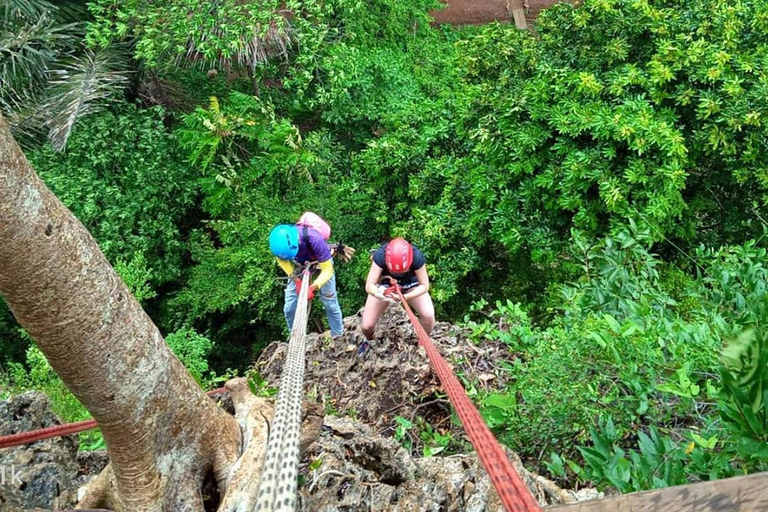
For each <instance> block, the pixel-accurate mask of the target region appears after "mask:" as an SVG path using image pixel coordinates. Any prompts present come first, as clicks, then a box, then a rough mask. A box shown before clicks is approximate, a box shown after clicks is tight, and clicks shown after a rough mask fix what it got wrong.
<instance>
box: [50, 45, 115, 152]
mask: <svg viewBox="0 0 768 512" xmlns="http://www.w3.org/2000/svg"><path fill="white" fill-rule="evenodd" d="M126 69H128V67H127V64H126V61H125V57H124V56H123V54H122V53H121V52H119V51H117V50H115V49H113V48H108V49H103V50H100V51H98V52H97V53H94V52H92V51H91V50H84V52H83V53H82V54H81V55H78V56H77V57H73V58H71V59H70V61H69V62H68V63H67V64H66V65H65V66H64V67H63V68H61V69H58V70H54V71H52V72H51V73H50V77H49V82H48V83H49V87H50V88H49V90H48V92H49V94H50V96H49V98H50V99H49V100H48V102H47V103H46V105H45V111H46V113H47V115H48V120H47V122H46V125H47V126H48V128H49V129H50V132H49V134H48V138H49V140H50V141H51V145H52V146H53V147H54V149H56V150H59V151H61V150H63V149H64V148H65V147H66V145H67V140H68V139H69V135H70V133H72V127H73V126H74V125H75V122H76V121H77V120H78V119H79V118H81V117H83V116H87V115H88V114H92V113H94V112H97V111H99V110H100V109H101V108H102V107H103V106H104V104H105V103H108V102H109V101H110V100H115V99H118V98H119V97H120V95H121V94H122V90H123V88H124V87H125V86H126V85H127V84H128V72H127V71H125V70H126Z"/></svg>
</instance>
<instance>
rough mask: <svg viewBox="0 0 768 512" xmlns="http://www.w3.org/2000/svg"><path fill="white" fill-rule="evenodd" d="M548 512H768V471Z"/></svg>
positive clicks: (608, 499)
mask: <svg viewBox="0 0 768 512" xmlns="http://www.w3.org/2000/svg"><path fill="white" fill-rule="evenodd" d="M545 511H546V512H651V511H653V512H747V511H749V512H752V511H754V512H757V511H768V473H756V474H754V475H749V476H740V477H735V478H727V479H725V480H715V481H714V482H700V483H697V484H689V485H679V486H676V487H668V488H666V489H659V490H656V491H646V492H638V493H633V494H624V495H622V496H615V497H612V498H605V499H602V500H593V501H584V502H581V503H574V504H572V505H560V506H557V507H547V508H546V509H545Z"/></svg>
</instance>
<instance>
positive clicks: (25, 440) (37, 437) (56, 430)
mask: <svg viewBox="0 0 768 512" xmlns="http://www.w3.org/2000/svg"><path fill="white" fill-rule="evenodd" d="M222 391H226V389H225V388H218V389H214V390H213V391H209V392H208V396H212V395H215V394H216V393H220V392H222ZM98 426H99V425H98V424H97V423H96V420H84V421H78V422H77V423H67V424H64V425H56V426H54V427H47V428H41V429H38V430H30V431H29V432H21V433H19V434H12V435H9V436H0V448H10V447H12V446H21V445H23V444H29V443H34V442H35V441H41V440H43V439H49V438H51V437H61V436H69V435H72V434H77V433H78V432H83V431H84V430H90V429H92V428H96V427H98Z"/></svg>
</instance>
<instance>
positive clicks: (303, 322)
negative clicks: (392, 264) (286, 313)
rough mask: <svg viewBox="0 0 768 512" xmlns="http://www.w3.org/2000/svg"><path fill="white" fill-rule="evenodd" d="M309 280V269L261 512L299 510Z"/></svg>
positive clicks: (283, 382) (271, 436) (280, 394)
mask: <svg viewBox="0 0 768 512" xmlns="http://www.w3.org/2000/svg"><path fill="white" fill-rule="evenodd" d="M309 279H310V276H309V271H308V270H305V271H304V274H303V276H302V283H304V285H303V286H302V287H301V290H300V291H299V299H298V304H297V306H296V316H295V317H294V320H293V329H292V330H291V339H290V341H289V342H288V355H287V356H286V358H285V366H283V374H282V375H281V377H280V391H279V392H278V394H277V406H276V407H275V417H274V420H273V421H272V425H271V427H270V432H269V440H268V441H267V453H266V455H265V457H264V468H263V469H262V473H261V479H260V480H259V493H258V498H257V501H256V508H255V510H256V511H258V512H293V511H294V510H295V509H296V487H297V483H298V472H299V434H300V430H301V401H302V397H303V396H304V356H305V353H306V334H307V317H308V314H307V293H308V292H307V290H308V289H309Z"/></svg>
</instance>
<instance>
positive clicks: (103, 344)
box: [0, 116, 241, 512]
mask: <svg viewBox="0 0 768 512" xmlns="http://www.w3.org/2000/svg"><path fill="white" fill-rule="evenodd" d="M0 294H1V295H2V296H3V297H4V298H5V300H6V302H7V303H8V305H9V306H10V308H11V310H12V311H13V314H14V315H15V316H16V318H17V319H18V321H19V323H20V324H21V325H22V326H23V327H24V328H25V329H26V330H27V331H28V332H29V334H31V335H32V337H33V338H34V339H35V341H36V342H37V344H38V346H39V347H40V350H42V351H43V353H44V354H45V355H46V357H47V358H48V361H50V363H51V366H52V367H53V368H54V370H56V373H58V374H59V376H60V377H61V378H62V380H63V381H64V383H65V384H66V385H67V387H68V388H69V389H70V390H71V391H72V392H73V393H74V394H75V396H76V397H77V398H78V399H79V400H80V401H81V402H82V403H83V405H85V407H86V408H87V409H88V410H89V411H90V412H91V414H93V417H94V418H95V419H96V421H97V422H98V423H99V425H100V427H101V430H102V433H103V434H104V440H105V441H106V443H107V448H108V450H109V456H110V460H111V464H112V471H113V472H114V480H115V483H116V487H117V500H116V504H117V507H116V508H117V509H119V510H125V511H132V512H133V511H160V510H173V511H179V512H182V511H200V510H202V493H201V489H202V485H203V480H204V478H205V476H206V475H207V474H208V473H209V472H211V471H213V472H214V474H215V476H216V480H217V482H218V483H219V485H220V487H222V488H223V487H225V486H226V481H227V479H228V478H229V473H230V469H231V468H232V465H233V464H234V462H235V460H236V459H237V458H238V456H239V452H240V442H241V433H240V429H239V427H238V425H237V423H236V421H235V419H234V418H233V417H232V416H230V415H228V414H227V413H226V412H224V411H223V410H221V409H219V408H218V407H216V405H215V404H214V402H213V401H211V400H210V399H209V398H208V397H207V396H206V395H205V393H204V392H203V391H202V390H201V389H200V387H199V386H198V385H197V384H196V383H195V381H194V380H193V379H192V377H191V376H190V375H189V373H188V372H187V371H186V369H185V368H184V367H183V366H182V364H181V363H180V362H179V360H178V359H177V358H176V357H175V356H174V355H173V353H172V352H171V350H170V349H169V348H168V346H167V345H166V344H165V342H164V340H163V338H162V336H161V335H160V332H159V331H158V329H157V327H156V326H155V325H154V324H153V323H152V321H151V320H150V318H149V317H148V316H147V315H146V314H145V313H144V311H143V310H142V309H141V306H139V304H138V303H137V302H136V300H134V298H133V297H132V295H131V293H130V292H129V291H128V289H127V288H126V287H125V285H124V284H123V282H122V281H121V280H120V278H119V276H118V275H117V274H116V273H115V271H114V270H113V269H112V267H111V266H110V264H109V263H108V262H107V260H106V258H105V257H104V255H103V254H102V253H101V251H100V250H99V248H98V246H97V245H96V242H95V241H94V240H93V238H92V237H91V236H90V234H89V233H88V231H87V230H86V229H85V228H84V227H83V225H82V224H81V223H80V222H79V221H78V220H77V219H76V218H75V217H74V216H73V215H72V213H71V212H70V211H69V210H68V209H67V208H66V207H64V205H63V204H61V202H60V201H59V200H58V199H57V198H56V197H55V196H54V195H53V194H52V193H51V191H50V190H48V188H47V187H46V186H45V184H44V183H43V182H42V181H41V180H40V179H39V178H38V177H37V175H36V174H35V173H34V171H33V170H32V168H31V167H30V165H29V163H28V162H27V160H26V158H25V157H24V154H23V153H22V152H21V149H20V148H19V147H18V145H17V144H16V142H15V141H14V140H13V138H12V136H11V132H10V130H9V128H8V125H7V124H6V122H5V120H4V119H3V118H2V116H0ZM221 494H222V495H223V494H224V489H222V491H221Z"/></svg>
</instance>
